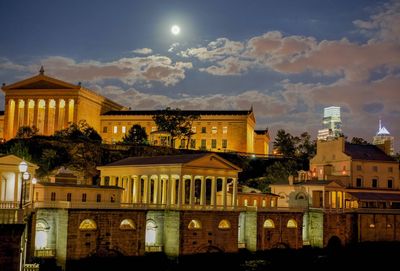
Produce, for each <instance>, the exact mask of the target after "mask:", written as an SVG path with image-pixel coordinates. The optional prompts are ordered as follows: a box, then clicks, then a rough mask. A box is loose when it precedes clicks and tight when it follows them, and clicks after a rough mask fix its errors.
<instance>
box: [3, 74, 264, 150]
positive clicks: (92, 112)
mask: <svg viewBox="0 0 400 271" xmlns="http://www.w3.org/2000/svg"><path fill="white" fill-rule="evenodd" d="M2 90H3V91H4V93H5V111H4V116H1V118H0V125H1V129H0V130H2V132H0V138H3V139H5V140H8V139H11V138H13V137H14V136H15V135H16V133H17V131H18V128H19V127H21V126H31V127H32V126H35V127H37V128H38V129H39V134H43V135H52V134H54V132H55V131H57V130H61V129H63V128H66V127H67V126H68V123H71V122H73V123H77V122H78V121H80V120H86V121H87V123H88V124H89V125H90V126H92V127H93V128H95V129H96V130H97V131H98V132H99V134H100V135H101V137H102V139H103V141H104V142H105V143H116V142H118V141H121V140H122V138H123V136H124V135H125V134H126V133H127V132H128V131H129V129H130V128H131V127H132V126H133V125H135V124H139V125H141V126H142V127H144V128H145V130H146V133H147V135H148V136H149V138H150V143H151V144H155V145H163V144H165V142H166V141H165V139H164V140H163V138H162V137H161V138H160V136H158V137H154V134H157V132H159V131H157V127H156V125H155V123H154V121H153V119H152V117H153V116H154V114H155V113H157V112H158V111H157V110H139V111H136V110H127V108H125V107H123V106H121V105H119V104H117V103H115V102H113V101H111V100H109V99H107V98H105V97H103V96H101V95H99V94H97V93H95V92H94V91H91V90H89V89H87V88H84V87H83V86H82V85H81V84H80V83H79V84H77V85H74V84H70V83H67V82H64V81H61V80H58V79H55V78H52V77H49V76H46V75H45V74H44V70H43V68H42V69H41V70H40V73H39V74H38V75H36V76H34V77H31V78H28V79H26V80H22V81H19V82H16V83H13V84H11V85H4V84H3V87H2ZM182 113H183V114H195V115H199V116H200V118H199V119H198V120H196V121H194V122H193V126H192V131H193V132H194V135H193V136H192V137H191V141H190V142H189V144H187V142H185V140H180V139H178V140H176V142H174V144H175V146H174V147H175V148H182V147H183V146H185V145H188V146H189V148H190V149H204V150H211V151H216V152H224V151H234V152H244V153H257V154H262V155H265V154H268V152H269V148H268V143H269V135H268V131H267V130H255V126H256V120H255V116H254V112H253V110H252V109H251V110H231V111H222V110H220V111H218V110H214V111H198V110H183V111H182ZM161 132H162V131H161Z"/></svg>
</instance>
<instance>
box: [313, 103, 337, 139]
mask: <svg viewBox="0 0 400 271" xmlns="http://www.w3.org/2000/svg"><path fill="white" fill-rule="evenodd" d="M322 124H323V127H324V129H322V130H319V131H318V139H319V140H328V139H333V138H336V137H338V136H340V135H341V133H342V120H341V118H340V107H338V106H330V107H325V108H324V118H323V119H322Z"/></svg>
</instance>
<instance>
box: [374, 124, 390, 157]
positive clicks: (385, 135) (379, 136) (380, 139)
mask: <svg viewBox="0 0 400 271" xmlns="http://www.w3.org/2000/svg"><path fill="white" fill-rule="evenodd" d="M393 142H394V137H393V136H391V135H390V133H389V131H388V130H387V129H386V128H385V127H384V126H382V122H381V120H379V129H378V132H376V136H374V139H373V144H374V145H377V146H379V147H380V148H381V149H383V150H384V151H385V152H386V153H387V154H388V155H394V147H393Z"/></svg>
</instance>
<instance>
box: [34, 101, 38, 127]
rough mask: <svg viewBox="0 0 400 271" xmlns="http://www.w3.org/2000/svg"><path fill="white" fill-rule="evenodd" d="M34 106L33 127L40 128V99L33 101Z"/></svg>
mask: <svg viewBox="0 0 400 271" xmlns="http://www.w3.org/2000/svg"><path fill="white" fill-rule="evenodd" d="M33 103H34V106H33V126H35V127H38V125H37V124H38V123H37V121H38V113H39V102H38V99H34V100H33Z"/></svg>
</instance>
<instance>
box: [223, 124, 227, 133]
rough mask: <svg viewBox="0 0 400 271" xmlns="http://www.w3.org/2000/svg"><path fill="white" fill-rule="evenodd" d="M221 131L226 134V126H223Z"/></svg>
mask: <svg viewBox="0 0 400 271" xmlns="http://www.w3.org/2000/svg"><path fill="white" fill-rule="evenodd" d="M222 133H223V134H227V133H228V127H226V126H224V127H222Z"/></svg>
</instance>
